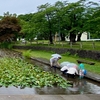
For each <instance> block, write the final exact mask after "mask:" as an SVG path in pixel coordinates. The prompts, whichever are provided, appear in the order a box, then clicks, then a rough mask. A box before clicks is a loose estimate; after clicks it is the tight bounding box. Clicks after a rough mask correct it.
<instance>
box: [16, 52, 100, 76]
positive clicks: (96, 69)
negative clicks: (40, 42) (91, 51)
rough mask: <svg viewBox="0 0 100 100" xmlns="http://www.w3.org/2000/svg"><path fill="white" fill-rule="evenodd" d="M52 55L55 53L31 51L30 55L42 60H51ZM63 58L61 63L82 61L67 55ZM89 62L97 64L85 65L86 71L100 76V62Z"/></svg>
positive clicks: (63, 55)
mask: <svg viewBox="0 0 100 100" xmlns="http://www.w3.org/2000/svg"><path fill="white" fill-rule="evenodd" d="M17 51H20V52H24V53H27V51H25V50H17ZM52 54H53V53H51V52H47V51H30V52H29V54H28V55H30V56H31V57H40V58H46V59H48V60H49V59H50V58H51V55H52ZM61 56H62V59H60V60H59V63H61V62H64V61H69V62H73V63H76V64H78V63H77V61H76V60H77V59H82V58H79V57H77V56H69V55H67V54H62V55H61ZM87 60H89V59H87ZM89 61H93V62H95V65H88V64H84V65H85V69H86V70H87V71H90V72H93V73H97V74H100V62H98V61H94V60H89Z"/></svg>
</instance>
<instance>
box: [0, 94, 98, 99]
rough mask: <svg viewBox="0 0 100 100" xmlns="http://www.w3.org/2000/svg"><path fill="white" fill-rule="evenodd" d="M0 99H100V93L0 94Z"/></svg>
mask: <svg viewBox="0 0 100 100" xmlns="http://www.w3.org/2000/svg"><path fill="white" fill-rule="evenodd" d="M0 100H100V95H97V94H96V95H94V94H87V95H0Z"/></svg>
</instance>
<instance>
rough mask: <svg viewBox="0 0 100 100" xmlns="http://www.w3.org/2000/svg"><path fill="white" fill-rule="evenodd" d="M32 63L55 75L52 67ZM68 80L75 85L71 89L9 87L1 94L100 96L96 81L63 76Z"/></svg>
mask: <svg viewBox="0 0 100 100" xmlns="http://www.w3.org/2000/svg"><path fill="white" fill-rule="evenodd" d="M31 63H34V64H36V65H38V66H40V67H41V68H42V69H43V70H45V71H51V72H53V73H55V71H54V70H53V69H51V68H50V66H47V65H45V64H42V63H39V62H36V61H33V60H32V61H31ZM56 73H57V74H60V75H62V74H61V72H60V71H59V70H56ZM62 77H64V78H65V79H66V80H69V81H71V82H72V83H73V85H72V86H71V87H67V88H66V89H63V88H60V87H43V88H36V87H35V88H28V87H26V88H24V89H21V88H20V87H14V86H9V87H8V88H6V87H0V94H3V95H21V94H22V95H24V94H26V95H28V94H30V95H33V94H41V95H46V94H49V95H58V94H62V95H65V94H66V95H71V94H100V83H97V82H95V81H92V80H89V79H86V78H84V79H82V80H80V79H79V78H75V79H72V78H66V76H65V75H62Z"/></svg>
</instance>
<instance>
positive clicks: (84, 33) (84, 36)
mask: <svg viewBox="0 0 100 100" xmlns="http://www.w3.org/2000/svg"><path fill="white" fill-rule="evenodd" d="M76 40H77V35H76ZM87 40H88V33H86V32H83V33H82V35H81V41H87ZM65 41H69V36H66V37H65Z"/></svg>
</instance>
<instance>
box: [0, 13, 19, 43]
mask: <svg viewBox="0 0 100 100" xmlns="http://www.w3.org/2000/svg"><path fill="white" fill-rule="evenodd" d="M20 30H21V27H20V25H19V21H18V19H17V18H16V17H15V16H9V15H6V16H4V17H3V18H2V19H1V20H0V42H5V41H9V42H11V41H12V40H14V39H16V38H17V36H18V35H19V33H20Z"/></svg>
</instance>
